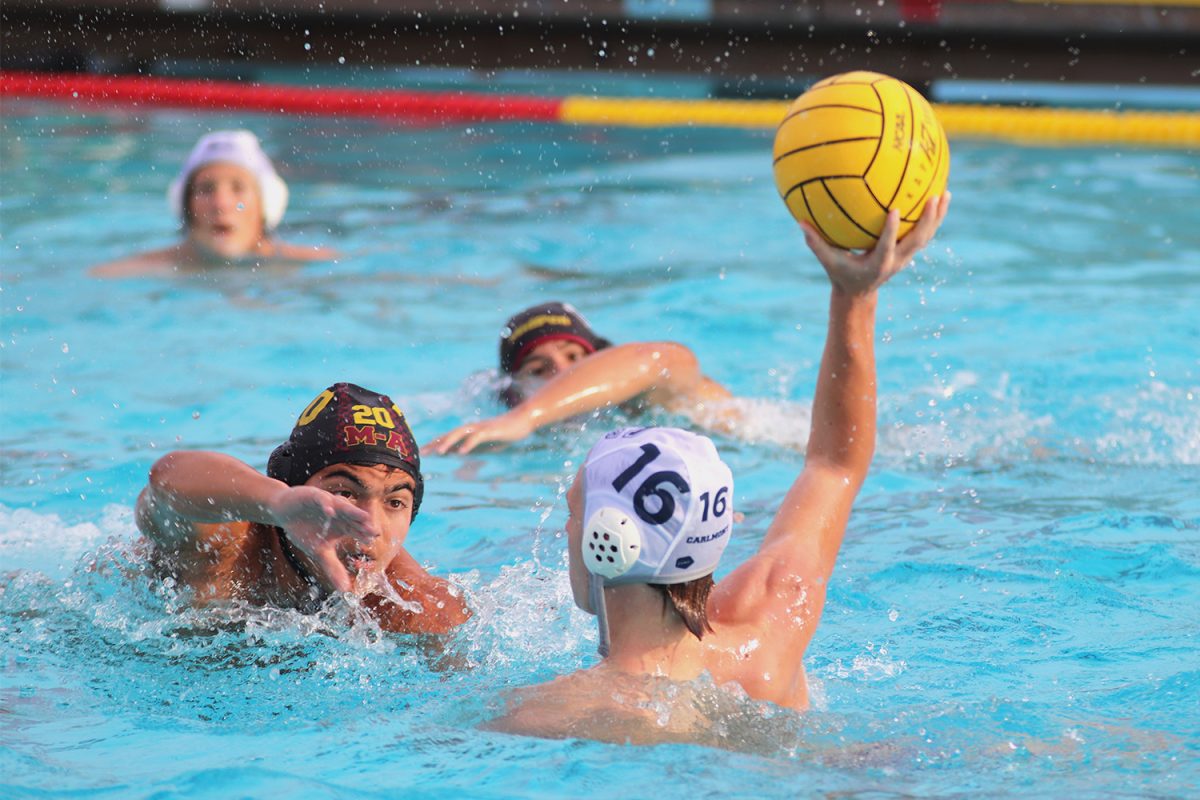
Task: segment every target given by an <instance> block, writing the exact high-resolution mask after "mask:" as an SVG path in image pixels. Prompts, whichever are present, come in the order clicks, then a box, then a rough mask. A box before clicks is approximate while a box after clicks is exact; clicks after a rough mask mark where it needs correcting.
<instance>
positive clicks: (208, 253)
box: [92, 131, 334, 277]
mask: <svg viewBox="0 0 1200 800" xmlns="http://www.w3.org/2000/svg"><path fill="white" fill-rule="evenodd" d="M167 201H168V204H169V205H170V207H171V211H172V213H173V214H174V215H175V216H176V217H177V218H179V220H180V221H181V222H182V223H183V228H184V234H185V238H184V240H183V241H182V242H180V243H179V244H177V245H173V246H171V247H166V248H162V249H160V250H152V251H150V252H147V253H141V254H139V255H136V256H131V257H129V258H125V259H121V260H119V261H112V262H109V263H107V264H102V265H100V266H98V267H94V268H93V269H92V274H93V275H99V276H103V277H124V276H130V275H146V274H154V273H161V274H169V273H170V272H172V271H174V270H176V269H179V268H197V267H205V266H217V265H222V264H238V263H248V264H263V263H279V262H296V261H316V260H321V259H327V258H331V257H333V255H334V254H333V252H332V251H331V250H328V249H326V248H321V247H301V246H298V245H291V244H286V243H284V242H281V241H279V240H278V239H276V238H274V236H273V233H274V231H275V229H276V228H277V227H278V226H279V223H280V222H281V221H282V220H283V213H284V211H285V210H286V209H287V202H288V189H287V184H285V183H284V182H283V179H282V178H280V177H279V173H277V172H276V171H275V167H274V165H273V164H272V163H271V160H270V159H269V158H268V157H267V154H266V153H264V152H263V149H262V146H261V145H259V143H258V138H257V137H256V136H255V135H254V134H253V133H251V132H250V131H214V132H213V133H210V134H208V135H206V136H204V137H202V138H201V139H200V141H198V142H197V143H196V146H195V147H193V148H192V152H191V153H190V154H189V155H188V157H187V160H186V161H185V162H184V164H183V168H182V169H181V170H180V172H179V175H178V177H176V178H175V180H174V181H172V182H171V185H170V187H169V188H168V190H167Z"/></svg>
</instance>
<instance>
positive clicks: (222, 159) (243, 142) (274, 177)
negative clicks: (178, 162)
mask: <svg viewBox="0 0 1200 800" xmlns="http://www.w3.org/2000/svg"><path fill="white" fill-rule="evenodd" d="M216 164H225V165H229V166H232V167H237V168H239V169H240V170H244V173H243V174H244V175H245V176H246V177H248V178H249V179H251V180H252V181H253V185H254V187H256V188H257V190H258V195H257V196H258V201H259V204H260V206H261V209H260V211H261V226H262V232H263V233H266V232H269V231H272V230H274V229H275V228H277V227H278V226H279V223H280V222H281V221H282V220H283V212H284V211H285V210H287V202H288V189H287V184H285V183H284V182H283V179H282V178H280V177H279V173H277V172H276V171H275V167H274V165H272V164H271V159H269V158H268V157H267V154H266V153H264V152H263V149H262V146H261V145H260V144H259V143H258V137H256V136H255V135H254V134H253V133H251V132H250V131H214V132H212V133H210V134H207V135H206V136H203V137H202V138H201V139H200V141H198V142H196V146H195V147H193V148H192V152H191V153H189V154H188V157H187V160H186V161H185V162H184V164H183V168H182V169H181V170H180V171H179V175H178V176H177V177H176V178H175V180H174V181H172V182H171V185H170V187H169V188H168V189H167V200H168V202H169V203H170V206H171V212H172V213H173V214H175V216H177V217H179V219H180V220H182V221H183V223H184V225H185V226H186V227H189V228H190V227H191V225H192V223H193V220H194V217H195V198H196V194H197V191H199V190H202V189H203V188H204V187H203V186H201V185H200V182H199V181H197V180H196V178H197V177H203V176H198V173H200V172H201V171H202V170H204V168H206V167H208V166H210V165H216Z"/></svg>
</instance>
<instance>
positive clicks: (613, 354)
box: [426, 302, 731, 454]
mask: <svg viewBox="0 0 1200 800" xmlns="http://www.w3.org/2000/svg"><path fill="white" fill-rule="evenodd" d="M500 371H501V373H503V374H504V375H505V376H507V378H508V380H509V383H508V384H507V386H506V387H505V388H504V389H503V391H502V393H501V399H503V400H504V402H505V403H507V404H508V406H509V407H510V409H511V410H510V411H509V412H508V413H506V414H502V415H500V416H497V417H493V418H492V419H487V420H482V421H479V422H472V423H468V424H466V425H461V426H459V427H458V428H455V429H454V430H453V431H450V432H449V433H447V434H444V435H443V436H440V437H438V438H437V439H435V440H434V441H432V442H430V443H429V444H428V445H426V447H428V448H429V449H431V450H432V451H433V452H436V453H441V454H444V453H447V452H458V453H469V452H470V451H471V450H473V449H474V448H476V447H478V446H479V445H481V444H485V443H488V442H512V441H516V440H518V439H523V438H525V437H526V436H528V435H529V434H531V433H532V432H533V431H535V430H537V429H538V428H541V427H544V426H546V425H550V424H552V423H554V422H558V421H560V420H563V419H566V418H568V417H573V416H576V415H578V414H585V413H587V412H590V411H594V410H596V409H598V408H606V407H609V406H619V405H623V404H627V403H630V402H635V403H637V404H639V405H654V406H660V407H663V408H666V409H668V410H670V411H676V412H679V413H684V414H688V415H690V416H692V417H693V418H694V419H696V420H697V421H699V422H701V423H703V422H705V421H706V418H710V417H712V416H713V415H711V414H706V413H705V412H706V411H711V409H712V407H713V406H714V405H720V404H721V403H722V402H723V401H727V400H729V399H730V397H731V395H730V393H729V391H728V390H726V389H725V388H724V387H723V386H721V385H720V384H718V383H717V382H716V381H713V380H712V379H711V378H708V377H706V376H704V375H703V374H702V373H701V372H700V364H699V362H698V361H697V359H696V355H695V353H693V352H692V351H691V350H690V349H689V348H688V347H686V346H684V345H682V344H678V343H676V342H633V343H630V344H621V345H614V344H612V343H611V342H609V341H608V340H607V339H605V338H603V337H601V336H599V335H597V334H596V332H595V331H593V330H592V327H591V325H589V324H588V322H587V320H586V319H584V318H583V315H581V314H580V313H579V312H578V311H576V310H575V308H574V307H572V306H571V305H569V304H567V303H558V302H550V303H541V304H539V305H536V306H532V307H530V308H527V309H525V310H524V311H521V312H520V313H518V314H515V315H514V316H513V317H511V318H510V319H509V320H508V322H507V323H506V324H505V326H504V328H503V330H502V331H501V333H500ZM707 421H709V422H715V421H718V420H715V419H707Z"/></svg>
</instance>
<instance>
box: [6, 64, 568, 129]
mask: <svg viewBox="0 0 1200 800" xmlns="http://www.w3.org/2000/svg"><path fill="white" fill-rule="evenodd" d="M0 96H3V97H22V98H41V99H46V100H65V101H68V102H81V103H88V104H102V105H126V106H128V105H132V106H135V107H141V106H146V107H151V108H158V107H170V108H192V109H201V110H208V111H259V112H263V113H271V114H310V115H321V116H338V117H367V118H371V119H391V120H414V121H420V122H477V121H483V120H497V121H499V120H525V121H536V122H557V121H558V118H559V106H560V105H561V104H562V101H561V100H560V99H559V98H542V97H523V96H518V95H499V94H481V93H473V92H410V91H399V90H391V89H389V90H375V89H341V88H324V87H322V88H316V87H310V86H286V85H280V84H263V83H237V82H233V81H209V80H182V79H178V78H152V77H143V76H105V75H76V74H63V73H37V72H0Z"/></svg>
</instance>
